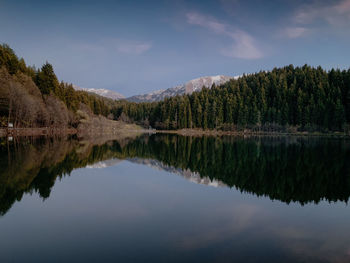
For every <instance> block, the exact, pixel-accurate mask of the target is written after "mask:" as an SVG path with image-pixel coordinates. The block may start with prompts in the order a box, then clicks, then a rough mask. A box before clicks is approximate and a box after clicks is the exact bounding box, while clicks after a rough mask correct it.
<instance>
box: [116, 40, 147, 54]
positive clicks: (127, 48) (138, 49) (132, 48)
mask: <svg viewBox="0 0 350 263" xmlns="http://www.w3.org/2000/svg"><path fill="white" fill-rule="evenodd" d="M116 48H117V51H118V52H119V53H123V54H133V55H140V54H142V53H144V52H146V51H148V50H149V49H151V48H152V45H151V44H150V43H118V44H117V47H116Z"/></svg>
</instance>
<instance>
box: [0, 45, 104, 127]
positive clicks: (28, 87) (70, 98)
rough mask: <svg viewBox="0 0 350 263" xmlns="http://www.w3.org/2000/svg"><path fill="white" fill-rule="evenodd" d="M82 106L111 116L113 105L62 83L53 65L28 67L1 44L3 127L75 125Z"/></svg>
mask: <svg viewBox="0 0 350 263" xmlns="http://www.w3.org/2000/svg"><path fill="white" fill-rule="evenodd" d="M82 104H85V105H87V106H88V108H90V110H91V111H92V113H94V114H97V115H99V114H101V115H104V116H108V114H110V108H111V105H110V104H111V102H110V101H108V100H107V99H104V98H101V97H99V96H97V95H93V94H90V93H87V92H84V91H76V90H74V88H73V85H72V84H67V83H64V82H61V83H59V81H58V79H57V77H56V74H55V72H54V69H53V67H52V65H51V64H49V63H45V64H44V65H43V66H42V67H41V69H36V68H35V67H28V66H27V65H26V64H25V62H24V60H23V59H22V58H21V59H19V58H18V57H17V56H16V54H15V53H14V51H13V50H12V49H11V48H10V47H9V46H8V45H6V44H3V45H0V124H1V125H4V126H6V125H7V123H8V122H12V123H14V125H15V127H42V126H51V127H65V126H75V125H76V124H77V116H76V114H75V113H76V111H77V110H78V109H79V108H80V107H81V105H82ZM1 125H0V126H1Z"/></svg>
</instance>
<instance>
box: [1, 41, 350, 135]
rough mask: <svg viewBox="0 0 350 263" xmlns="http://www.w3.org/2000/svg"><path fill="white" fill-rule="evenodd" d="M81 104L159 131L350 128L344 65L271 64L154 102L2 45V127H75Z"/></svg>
mask: <svg viewBox="0 0 350 263" xmlns="http://www.w3.org/2000/svg"><path fill="white" fill-rule="evenodd" d="M81 110H85V111H86V110H88V111H90V112H91V114H95V115H102V116H105V117H108V118H109V119H114V120H122V121H124V122H129V123H137V124H140V125H143V126H144V127H147V128H149V127H152V128H155V129H159V130H178V129H202V130H214V129H215V130H222V131H246V130H250V131H258V132H259V131H262V132H275V131H278V132H291V133H293V132H299V131H308V132H336V131H338V132H346V133H350V69H348V70H340V69H331V70H329V71H326V70H324V69H322V68H321V67H317V68H314V67H311V66H308V65H304V66H302V67H294V66H293V65H289V66H286V67H283V68H274V69H273V70H271V71H261V72H258V73H254V74H248V75H243V76H241V77H239V78H238V79H232V80H230V81H229V82H227V83H226V84H224V85H221V86H215V85H213V86H212V87H211V88H203V89H202V90H201V91H200V92H194V93H192V94H187V95H182V96H176V97H170V98H166V99H165V100H163V101H160V102H152V103H134V102H128V101H126V100H120V101H113V100H111V99H108V98H104V97H101V96H98V95H94V94H91V93H87V92H85V91H76V90H74V88H73V85H72V84H68V83H65V82H59V81H58V79H57V76H56V75H55V72H54V69H53V67H52V65H51V64H50V63H48V62H46V63H45V64H44V65H43V66H42V67H41V68H39V69H36V68H35V67H34V66H27V65H26V63H25V61H24V60H23V58H18V57H17V56H16V54H15V52H14V51H13V50H12V49H11V48H10V47H9V46H8V45H6V44H2V45H0V127H1V126H3V127H6V126H7V124H8V123H10V122H11V123H13V124H14V127H47V126H49V127H58V128H61V127H76V126H77V125H78V124H79V114H77V113H78V112H79V111H81Z"/></svg>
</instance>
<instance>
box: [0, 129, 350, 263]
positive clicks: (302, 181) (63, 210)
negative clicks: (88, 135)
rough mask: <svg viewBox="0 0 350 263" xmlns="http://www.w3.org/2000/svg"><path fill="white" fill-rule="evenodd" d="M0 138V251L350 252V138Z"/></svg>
mask: <svg viewBox="0 0 350 263" xmlns="http://www.w3.org/2000/svg"><path fill="white" fill-rule="evenodd" d="M0 142H1V144H0V145H1V146H0V154H1V159H0V167H1V170H0V262H349V261H350V223H349V222H350V209H349V207H348V204H347V203H348V200H349V196H350V141H349V140H346V139H336V138H307V137H305V138H302V137H274V138H273V137H248V138H243V137H182V136H178V135H167V134H157V135H141V136H138V137H136V138H127V137H126V138H125V137H124V138H114V139H113V140H112V139H111V140H106V141H104V140H103V138H99V141H96V139H95V141H93V140H77V139H75V138H72V137H70V138H21V139H12V140H10V141H9V140H5V139H2V140H1V141H0Z"/></svg>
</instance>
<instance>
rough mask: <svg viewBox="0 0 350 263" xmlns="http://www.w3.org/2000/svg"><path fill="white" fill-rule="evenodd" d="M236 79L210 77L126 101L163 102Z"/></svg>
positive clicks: (219, 76) (133, 97)
mask: <svg viewBox="0 0 350 263" xmlns="http://www.w3.org/2000/svg"><path fill="white" fill-rule="evenodd" d="M233 78H235V77H228V76H223V75H218V76H209V77H201V78H197V79H193V80H190V81H188V82H187V83H185V84H184V85H180V86H176V87H174V88H169V89H166V90H158V91H154V92H151V93H147V94H143V95H136V96H132V97H129V98H127V99H126V100H128V101H131V102H153V101H161V100H163V99H165V98H167V97H173V96H176V95H183V94H192V93H193V92H195V91H200V90H201V89H202V88H203V86H204V87H207V88H210V87H211V86H212V85H213V84H215V85H221V84H224V83H226V82H228V81H229V80H230V79H233Z"/></svg>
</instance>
